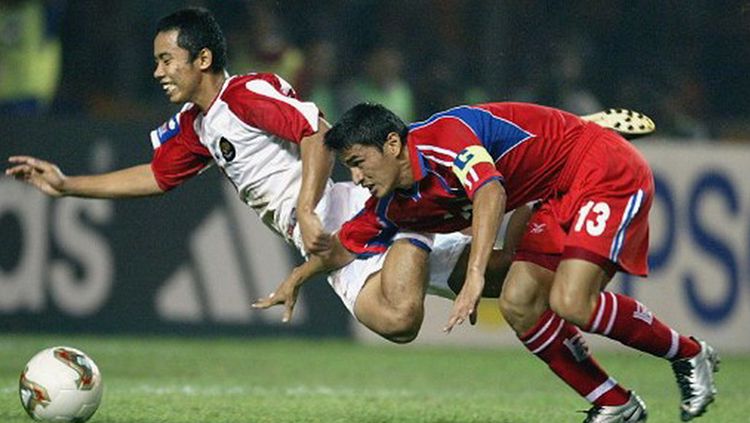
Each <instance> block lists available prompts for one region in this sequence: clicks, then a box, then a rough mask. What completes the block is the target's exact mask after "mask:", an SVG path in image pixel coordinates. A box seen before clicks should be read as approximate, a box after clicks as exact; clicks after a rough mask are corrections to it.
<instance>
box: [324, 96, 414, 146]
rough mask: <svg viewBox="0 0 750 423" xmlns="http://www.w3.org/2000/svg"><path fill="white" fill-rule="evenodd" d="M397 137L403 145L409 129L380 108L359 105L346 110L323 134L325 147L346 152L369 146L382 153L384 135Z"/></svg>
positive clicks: (371, 104) (396, 117) (388, 111)
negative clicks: (354, 146)
mask: <svg viewBox="0 0 750 423" xmlns="http://www.w3.org/2000/svg"><path fill="white" fill-rule="evenodd" d="M391 132H395V133H397V134H398V135H399V136H400V137H401V141H402V142H404V143H405V142H406V136H407V135H408V134H409V128H408V127H407V126H406V124H405V123H404V121H403V120H401V118H400V117H398V116H396V114H395V113H393V112H392V111H390V110H388V109H387V108H385V107H383V106H382V105H380V104H374V103H360V104H358V105H356V106H354V107H352V108H351V109H349V110H347V111H346V113H344V115H343V116H341V119H339V121H338V122H336V124H335V125H333V127H331V129H330V130H329V131H328V132H326V135H325V144H326V147H328V148H329V149H331V150H333V151H342V150H346V149H348V148H349V147H351V146H353V145H355V144H361V145H371V146H375V147H378V148H379V149H380V151H383V145H384V144H385V141H386V139H387V138H388V134H390V133H391Z"/></svg>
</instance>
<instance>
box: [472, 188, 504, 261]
mask: <svg viewBox="0 0 750 423" xmlns="http://www.w3.org/2000/svg"><path fill="white" fill-rule="evenodd" d="M504 212H505V190H504V189H503V187H502V185H501V184H500V183H499V182H489V183H487V184H486V185H485V186H483V187H481V188H479V190H478V191H477V192H476V194H475V195H474V201H473V214H474V215H473V217H472V231H471V232H472V242H471V244H472V246H471V253H470V254H469V263H468V266H467V271H469V272H477V273H478V274H480V275H484V272H485V270H486V269H487V263H488V262H489V259H490V255H491V254H492V248H493V246H494V244H495V237H496V236H497V231H498V229H499V228H500V223H501V222H502V216H503V214H504Z"/></svg>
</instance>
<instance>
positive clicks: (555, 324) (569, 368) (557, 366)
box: [519, 310, 630, 406]
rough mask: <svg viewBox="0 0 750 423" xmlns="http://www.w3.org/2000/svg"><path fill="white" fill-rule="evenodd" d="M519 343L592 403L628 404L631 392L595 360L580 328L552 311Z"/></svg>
mask: <svg viewBox="0 0 750 423" xmlns="http://www.w3.org/2000/svg"><path fill="white" fill-rule="evenodd" d="M519 339H520V340H521V342H523V344H524V346H525V347H526V348H528V349H529V351H531V352H532V353H533V354H534V355H536V356H537V357H539V358H540V359H542V361H544V362H545V363H547V365H548V366H549V368H550V369H552V371H553V372H555V374H556V375H557V376H558V377H560V379H562V380H563V381H564V382H565V383H567V384H568V385H569V386H570V387H571V388H573V389H574V390H575V391H576V392H578V394H579V395H581V396H582V397H584V398H586V400H588V401H589V402H590V403H593V404H594V405H599V406H606V405H622V404H625V402H627V401H628V399H629V397H630V394H629V393H628V391H626V390H625V389H623V388H622V386H620V385H619V384H618V383H617V381H615V380H614V379H612V378H611V377H609V375H607V373H606V372H605V371H604V370H603V369H602V368H601V367H599V364H598V363H597V362H596V360H594V358H593V357H591V355H590V354H589V350H588V346H587V345H586V342H585V340H584V339H583V337H582V336H581V333H580V332H579V331H578V328H576V327H575V326H574V325H572V324H570V323H568V322H566V321H564V320H563V319H561V318H560V317H559V316H558V315H556V314H554V313H553V312H552V310H547V311H545V312H544V314H542V316H541V317H540V318H539V320H538V321H537V322H536V324H535V325H534V327H533V328H531V330H529V331H528V332H526V333H525V334H523V335H521V336H519Z"/></svg>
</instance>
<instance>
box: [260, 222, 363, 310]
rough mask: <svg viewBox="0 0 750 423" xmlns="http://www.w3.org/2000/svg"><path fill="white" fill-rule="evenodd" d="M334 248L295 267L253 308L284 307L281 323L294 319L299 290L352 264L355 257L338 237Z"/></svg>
mask: <svg viewBox="0 0 750 423" xmlns="http://www.w3.org/2000/svg"><path fill="white" fill-rule="evenodd" d="M332 239H333V242H332V244H333V245H332V247H331V249H330V250H328V251H327V252H326V254H325V255H312V256H310V259H309V260H308V261H306V262H305V263H303V264H301V265H299V266H297V267H295V268H294V269H293V270H292V273H291V274H290V275H289V277H287V278H286V279H285V280H284V281H283V282H281V284H279V286H278V288H276V290H275V291H274V292H272V293H271V294H270V295H269V296H268V297H265V298H260V299H258V300H256V301H255V302H254V303H253V304H252V307H253V308H257V309H265V308H269V307H272V306H275V305H279V304H283V305H284V316H283V317H282V319H281V321H282V322H284V323H286V322H288V321H289V320H291V319H292V312H293V311H294V306H295V304H297V296H298V295H299V289H300V288H301V287H302V285H303V284H304V283H305V282H307V281H308V280H309V279H310V278H312V277H314V276H316V275H320V274H322V273H329V272H332V271H334V270H336V269H340V268H342V267H344V266H346V265H347V264H349V263H351V262H352V261H353V260H354V259H355V256H354V255H353V254H352V253H350V252H349V251H347V250H346V248H344V246H343V245H341V242H340V241H339V239H338V237H336V236H334V237H332Z"/></svg>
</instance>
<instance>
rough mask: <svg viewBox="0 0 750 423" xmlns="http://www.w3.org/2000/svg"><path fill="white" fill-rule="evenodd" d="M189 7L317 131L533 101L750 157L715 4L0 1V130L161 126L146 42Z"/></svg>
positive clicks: (733, 28)
mask: <svg viewBox="0 0 750 423" xmlns="http://www.w3.org/2000/svg"><path fill="white" fill-rule="evenodd" d="M188 5H199V6H205V7H207V8H209V9H211V10H212V11H214V13H215V14H216V15H217V18H218V19H219V22H220V23H221V24H222V26H223V28H224V31H225V35H226V36H227V40H228V45H229V59H230V72H231V73H246V72H250V71H258V72H275V73H278V74H279V75H281V76H282V77H284V78H285V79H287V80H288V81H289V82H290V83H291V84H292V85H293V86H294V87H295V88H296V89H297V91H298V93H299V94H300V96H301V97H302V98H304V99H309V100H312V101H314V102H316V103H317V104H318V105H319V106H320V108H321V109H322V110H323V111H324V112H325V114H326V115H327V117H328V118H329V120H331V121H335V120H336V118H337V117H338V116H340V114H341V113H342V112H343V111H345V110H346V109H348V108H349V107H351V106H353V105H354V104H357V103H359V102H362V101H373V102H378V103H382V104H384V105H386V106H387V107H389V108H390V109H392V110H393V111H395V112H396V113H397V114H399V115H400V116H401V117H402V118H403V119H404V120H406V121H414V120H420V119H423V118H425V117H427V116H429V115H430V114H431V113H432V112H435V111H438V110H441V109H444V108H448V107H451V106H455V105H458V104H466V103H476V102H484V101H531V102H536V103H540V104H546V105H550V106H556V107H560V108H563V109H566V110H569V111H571V112H575V113H579V114H586V113H591V112H595V111H598V110H600V109H603V108H608V107H626V108H632V109H637V110H640V111H643V112H645V113H646V114H648V115H650V116H652V117H653V118H654V120H655V121H656V122H657V127H658V131H659V134H660V135H662V136H664V137H679V138H682V139H695V140H703V141H707V140H727V141H746V142H750V102H749V101H748V98H749V95H750V78H748V77H747V70H748V69H750V43H748V42H747V40H748V35H749V33H750V23H749V22H748V19H750V11H749V9H748V5H747V2H744V1H724V0H715V1H706V0H693V1H687V2H678V3H676V2H663V1H652V0H651V1H649V0H633V1H629V2H608V1H594V0H578V1H569V2H562V3H561V2H551V1H521V0H513V1H498V0H494V1H493V0H465V1H462V0H442V1H441V0H410V1H393V0H328V1H327V0H318V1H302V0H284V1H268V0H204V1H181V0H163V1H158V2H157V1H149V0H128V1H125V0H115V1H107V2H104V1H99V0H0V47H2V50H1V53H0V115H11V114H12V115H33V114H48V115H72V116H76V115H86V116H90V117H94V118H104V119H113V120H117V119H156V120H159V119H163V117H164V114H165V113H171V111H172V110H173V107H174V106H171V105H169V104H168V102H166V101H165V100H164V99H163V98H162V94H161V90H159V89H158V88H157V86H156V84H155V83H154V81H153V80H152V79H151V74H152V71H153V58H152V57H151V52H152V44H151V43H152V37H153V35H154V34H153V28H154V24H155V22H156V20H158V18H159V17H161V16H163V15H165V14H168V13H170V12H172V11H174V10H175V9H178V8H181V7H185V6H188Z"/></svg>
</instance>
